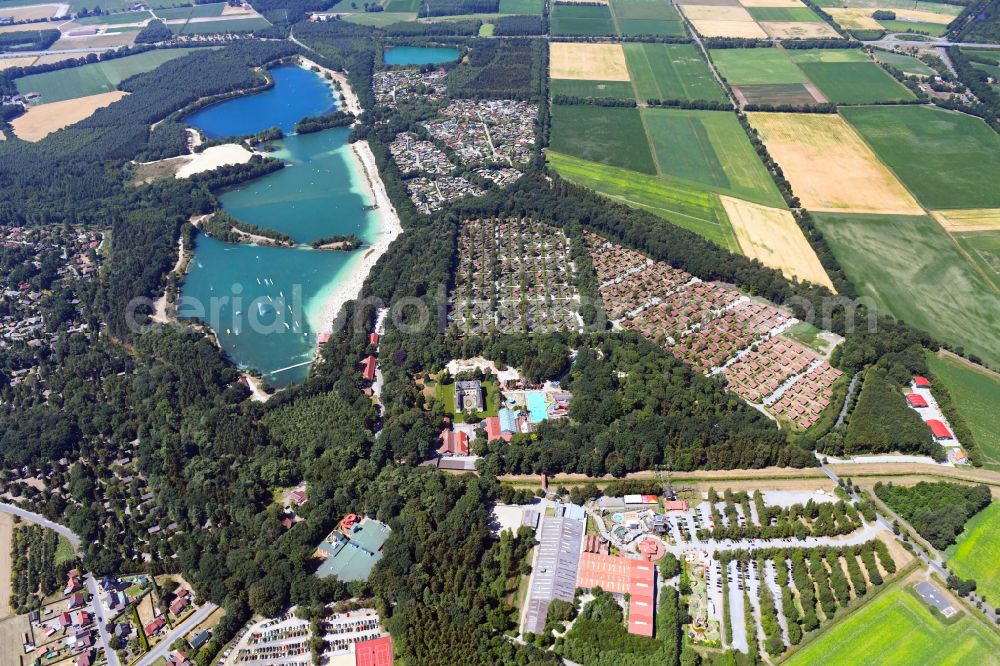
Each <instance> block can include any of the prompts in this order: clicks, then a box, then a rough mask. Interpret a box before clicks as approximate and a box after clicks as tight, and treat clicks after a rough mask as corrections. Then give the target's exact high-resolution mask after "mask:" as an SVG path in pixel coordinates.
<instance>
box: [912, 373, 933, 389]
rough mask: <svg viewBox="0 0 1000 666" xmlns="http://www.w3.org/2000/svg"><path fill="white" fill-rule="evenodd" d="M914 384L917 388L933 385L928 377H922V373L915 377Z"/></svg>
mask: <svg viewBox="0 0 1000 666" xmlns="http://www.w3.org/2000/svg"><path fill="white" fill-rule="evenodd" d="M913 385H914V386H916V387H917V388H926V389H929V388H930V387H931V382H930V380H929V379H927V378H926V377H921V376H920V375H917V376H916V377H914V378H913Z"/></svg>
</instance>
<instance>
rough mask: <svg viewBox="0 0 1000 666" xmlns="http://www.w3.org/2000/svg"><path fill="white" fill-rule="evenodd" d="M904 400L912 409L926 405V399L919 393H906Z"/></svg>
mask: <svg viewBox="0 0 1000 666" xmlns="http://www.w3.org/2000/svg"><path fill="white" fill-rule="evenodd" d="M906 400H907V402H909V403H910V407H913V408H914V409H918V408H922V407H926V406H927V400H926V399H924V396H922V395H920V394H919V393H908V394H907V395H906Z"/></svg>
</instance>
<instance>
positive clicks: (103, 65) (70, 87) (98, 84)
mask: <svg viewBox="0 0 1000 666" xmlns="http://www.w3.org/2000/svg"><path fill="white" fill-rule="evenodd" d="M194 50H196V49H190V48H183V49H158V50H155V51H146V52H145V53H140V54H138V55H132V56H126V57H124V58H115V59H113V60H105V61H104V62H96V63H92V64H89V65H83V66H82V67H70V68H67V69H60V70H56V71H53V72H45V73H43V74H32V75H30V76H24V77H21V78H19V79H17V80H15V83H16V85H17V90H18V92H20V93H21V94H25V93H28V92H37V93H39V94H40V95H41V96H42V97H41V101H42V102H43V103H46V104H47V103H49V102H60V101H62V100H67V99H74V98H77V97H86V96H88V95H96V94H98V93H104V92H111V91H113V90H117V88H118V84H119V83H121V82H122V81H124V80H125V79H127V78H129V77H130V76H134V75H136V74H141V73H143V72H149V71H151V70H154V69H156V68H157V67H159V66H160V65H162V64H163V63H165V62H167V61H168V60H173V59H174V58H180V57H182V56H186V55H188V54H189V53H191V52H192V51H194Z"/></svg>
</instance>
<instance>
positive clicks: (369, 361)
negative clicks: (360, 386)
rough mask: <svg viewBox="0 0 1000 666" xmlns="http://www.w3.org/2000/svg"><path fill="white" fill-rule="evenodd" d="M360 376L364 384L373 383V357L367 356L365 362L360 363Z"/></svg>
mask: <svg viewBox="0 0 1000 666" xmlns="http://www.w3.org/2000/svg"><path fill="white" fill-rule="evenodd" d="M361 375H362V376H363V377H364V378H365V381H366V382H371V381H375V357H374V356H367V357H365V360H364V361H362V362H361Z"/></svg>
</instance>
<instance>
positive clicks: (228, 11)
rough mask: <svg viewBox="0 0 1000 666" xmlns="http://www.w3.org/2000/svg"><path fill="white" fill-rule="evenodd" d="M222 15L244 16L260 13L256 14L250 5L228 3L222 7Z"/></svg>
mask: <svg viewBox="0 0 1000 666" xmlns="http://www.w3.org/2000/svg"><path fill="white" fill-rule="evenodd" d="M222 15H223V16H229V17H232V16H246V17H251V16H260V14H258V13H257V11H256V10H254V9H253V8H252V7H249V6H247V7H243V6H242V5H241V6H239V7H234V6H232V5H230V4H226V5H225V6H223V7H222Z"/></svg>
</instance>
